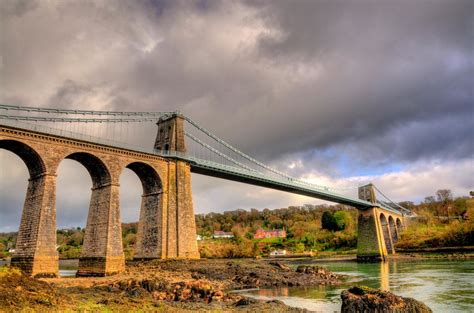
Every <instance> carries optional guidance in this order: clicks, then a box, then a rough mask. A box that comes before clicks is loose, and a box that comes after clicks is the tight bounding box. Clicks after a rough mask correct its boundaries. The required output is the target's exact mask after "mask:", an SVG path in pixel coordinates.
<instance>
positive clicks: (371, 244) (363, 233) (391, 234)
mask: <svg viewBox="0 0 474 313" xmlns="http://www.w3.org/2000/svg"><path fill="white" fill-rule="evenodd" d="M359 199H361V200H365V201H368V202H371V203H373V204H374V207H372V208H370V209H367V210H359V218H358V236H357V260H358V261H361V262H374V261H385V260H386V259H387V255H388V254H395V248H394V243H395V242H396V240H397V239H398V233H399V231H400V227H401V225H402V222H401V219H400V216H399V215H396V214H394V213H393V212H389V211H387V210H385V209H383V208H380V207H378V206H377V198H376V195H375V188H374V185H372V184H368V185H365V186H361V187H359Z"/></svg>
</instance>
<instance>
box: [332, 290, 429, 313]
mask: <svg viewBox="0 0 474 313" xmlns="http://www.w3.org/2000/svg"><path fill="white" fill-rule="evenodd" d="M341 299H342V306H341V313H356V312H357V313H359V312H366V313H371V312H374V313H392V312H393V313H407V312H410V313H428V312H432V311H431V309H430V308H429V307H428V306H426V305H425V304H424V303H423V302H420V301H417V300H415V299H413V298H405V297H400V296H397V295H395V294H393V293H391V292H389V291H382V290H377V289H372V288H368V287H352V288H349V289H348V290H344V291H343V292H342V293H341Z"/></svg>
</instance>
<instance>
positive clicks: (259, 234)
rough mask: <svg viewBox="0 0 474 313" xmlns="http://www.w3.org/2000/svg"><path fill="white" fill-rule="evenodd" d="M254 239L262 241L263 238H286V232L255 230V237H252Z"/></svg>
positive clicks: (280, 230)
mask: <svg viewBox="0 0 474 313" xmlns="http://www.w3.org/2000/svg"><path fill="white" fill-rule="evenodd" d="M253 238H255V239H263V238H286V230H284V229H273V230H263V229H261V228H260V229H257V231H256V232H255V235H253Z"/></svg>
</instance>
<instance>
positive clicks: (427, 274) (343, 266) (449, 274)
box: [242, 259, 474, 313]
mask: <svg viewBox="0 0 474 313" xmlns="http://www.w3.org/2000/svg"><path fill="white" fill-rule="evenodd" d="M285 263H288V262H285ZM289 263H290V265H291V266H293V267H296V266H297V265H300V264H305V265H320V266H324V267H326V268H328V269H329V270H331V271H333V272H335V273H338V274H343V275H347V278H346V279H344V283H343V285H342V286H337V287H334V286H319V287H311V288H301V287H291V288H276V289H258V290H248V291H245V292H242V294H244V295H247V296H250V297H253V298H257V299H278V300H281V301H283V302H285V303H286V304H288V305H290V306H294V307H301V308H306V309H308V310H311V311H314V312H340V308H341V298H340V294H341V291H342V290H344V289H347V288H349V287H351V286H354V285H359V286H360V285H363V286H368V287H372V288H380V289H383V290H389V291H392V292H394V293H395V294H397V295H400V296H405V297H412V298H415V299H417V300H420V301H422V302H424V303H425V304H426V305H428V306H429V307H430V308H431V309H432V310H433V312H443V313H445V312H474V260H455V261H451V260H417V261H405V260H390V261H389V262H386V263H365V264H363V263H356V262H321V261H317V262H316V261H312V260H311V259H308V260H298V261H296V260H295V261H290V262H289Z"/></svg>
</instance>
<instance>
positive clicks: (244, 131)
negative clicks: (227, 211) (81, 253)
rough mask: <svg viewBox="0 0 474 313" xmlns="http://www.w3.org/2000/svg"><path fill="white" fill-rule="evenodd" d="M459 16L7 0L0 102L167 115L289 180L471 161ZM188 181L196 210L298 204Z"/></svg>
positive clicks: (317, 6)
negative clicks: (179, 114) (180, 116)
mask: <svg viewBox="0 0 474 313" xmlns="http://www.w3.org/2000/svg"><path fill="white" fill-rule="evenodd" d="M473 10H474V3H473V2H472V1H467V0H466V1H464V0H455V1H450V2H449V3H448V2H446V1H437V0H434V1H424V2H413V3H411V2H407V1H391V2H380V1H364V2H357V3H353V2H347V1H338V0H336V1H330V2H328V1H310V0H308V1H304V0H301V1H298V2H297V3H296V4H295V3H293V2H289V1H283V0H282V1H196V2H191V1H145V0H144V1H121V0H119V1H101V2H97V1H80V2H69V1H47V2H45V1H26V0H22V1H9V0H7V1H2V2H1V3H0V11H1V12H2V17H1V21H0V57H1V58H0V59H1V62H0V84H1V85H2V88H1V89H0V102H1V103H9V104H16V105H29V106H43V107H56V108H58V107H63V108H74V109H96V110H132V111H136V110H154V111H169V110H181V111H183V112H184V113H185V114H187V115H189V116H190V117H192V118H193V119H194V120H196V121H198V122H199V123H200V124H202V125H204V126H205V127H206V128H208V129H210V130H211V131H212V132H213V133H215V134H217V135H219V136H220V137H221V138H223V139H225V140H226V141H228V142H230V143H232V144H233V145H234V146H236V147H237V148H239V149H240V150H242V151H245V152H246V153H248V154H250V155H252V156H255V157H257V158H258V159H259V160H262V161H263V162H265V163H267V164H271V165H272V166H275V167H277V168H278V169H280V170H282V171H285V172H287V173H289V174H291V175H295V176H298V177H301V176H305V175H308V173H313V172H315V171H317V172H318V173H319V175H321V177H326V176H328V177H333V179H350V178H351V177H354V176H368V175H378V176H381V175H384V174H387V173H394V172H400V173H404V172H405V171H407V170H408V169H414V168H415V167H414V166H415V165H416V164H423V163H426V164H440V166H442V167H443V168H451V167H449V166H448V165H449V164H454V163H459V164H465V162H468V161H469V160H472V158H473V157H474V142H473V139H472V138H473V137H472V132H473V129H474V106H473V99H474V91H473V89H472V86H473V85H474V58H473V57H472V55H473V51H474V17H473V15H472V13H471V12H473ZM143 132H145V131H143ZM151 140H152V139H150V142H151ZM10 158H11V157H2V161H3V163H4V164H7V165H8V164H10V163H7V162H10V161H7V159H10ZM3 163H2V167H4V166H3ZM291 164H294V166H293V167H289V166H288V165H291ZM15 166H16V165H15ZM64 166H65V168H69V167H70V168H71V170H72V165H69V164H68V165H64ZM416 166H418V165H416ZM453 170H454V168H453ZM465 170H466V169H465ZM426 171H427V172H428V169H427V170H426ZM433 171H434V169H433ZM374 173H375V174H374ZM7 174H8V175H10V174H9V173H7ZM12 175H13V174H12ZM18 175H19V174H18ZM13 176H15V175H13ZM417 177H418V176H417ZM417 179H420V180H421V177H418V178H417ZM449 179H451V180H452V181H451V182H447V183H449V184H451V183H452V185H453V186H455V185H456V184H455V183H454V182H455V181H456V178H455V177H454V176H449ZM195 181H196V182H197V183H196V184H195V185H194V188H195V190H196V193H195V195H196V199H198V200H197V201H195V203H196V206H197V207H198V208H202V210H207V208H216V209H217V208H221V209H224V208H231V207H233V206H237V204H239V205H238V206H242V207H245V206H248V207H250V206H253V205H251V203H255V205H254V206H257V207H259V206H260V205H261V206H267V205H268V206H278V205H281V206H284V205H287V204H291V203H290V202H291V201H295V202H298V201H299V200H297V199H296V198H291V197H290V198H288V197H287V196H280V195H276V194H273V191H264V190H262V189H255V190H259V191H258V193H257V194H256V193H253V192H252V190H253V189H251V188H254V187H245V186H241V185H238V184H237V185H232V184H233V183H229V184H231V185H229V186H232V187H228V188H229V190H231V189H235V190H238V192H233V193H231V192H229V193H222V194H221V193H220V192H217V191H215V190H214V189H213V188H212V187H210V189H209V188H207V187H206V186H207V185H208V184H212V180H208V178H196V179H195ZM471 183H472V181H471ZM87 184H88V183H87V182H86V179H85V178H84V182H81V184H80V185H81V186H82V185H84V186H87ZM223 184H224V185H226V184H227V183H223ZM226 186H227V185H226ZM456 186H457V185H456ZM8 188H10V187H8V186H6V187H5V188H3V185H2V190H3V189H5V190H7V189H8ZM11 188H14V187H11ZM25 188H26V187H25ZM85 188H86V187H85ZM247 188H250V189H247ZM433 188H434V189H436V188H437V187H433ZM453 188H454V187H453ZM463 188H465V187H463ZM86 189H87V188H86ZM13 190H14V189H13ZM204 190H209V192H211V193H210V194H209V197H208V196H207V194H200V192H204ZM460 190H461V189H460ZM462 190H464V189H462ZM137 192H138V191H137ZM206 192H207V191H206ZM213 192H215V193H213ZM267 192H270V194H271V196H269V197H270V198H271V199H272V200H271V201H267V200H262V201H259V200H258V199H259V197H258V194H260V193H265V195H266V193H267ZM421 192H422V191H421V190H420V193H421ZM224 194H225V195H226V196H224ZM412 196H413V197H414V198H416V199H418V198H419V197H422V196H424V194H416V195H415V194H413V195H412ZM21 197H22V196H20V198H21ZM85 198H87V197H85ZM85 198H84V199H85ZM131 198H134V197H132V196H131ZM263 198H265V199H267V198H266V196H265V197H264V196H263V195H262V199H263ZM2 199H3V198H2ZM84 199H83V200H81V201H86V202H87V200H84ZM226 199H227V200H226ZM404 200H409V199H404ZM18 201H20V202H21V201H22V200H21V199H20V200H18ZM2 203H3V200H2ZM81 203H82V202H81ZM86 205H87V204H86ZM20 206H21V205H20ZM127 206H129V207H133V206H136V204H133V201H132V202H130V204H129V205H127ZM6 207H10V206H9V205H6ZM3 210H10V209H9V208H5V209H3V208H2V213H3ZM9 212H10V211H9ZM8 214H10V213H8ZM71 214H73V213H71ZM75 217H77V216H75V215H71V218H70V221H73V220H74V219H73V218H75ZM77 218H79V217H77ZM66 219H67V218H65V220H66ZM82 219H84V215H83V217H82Z"/></svg>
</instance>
